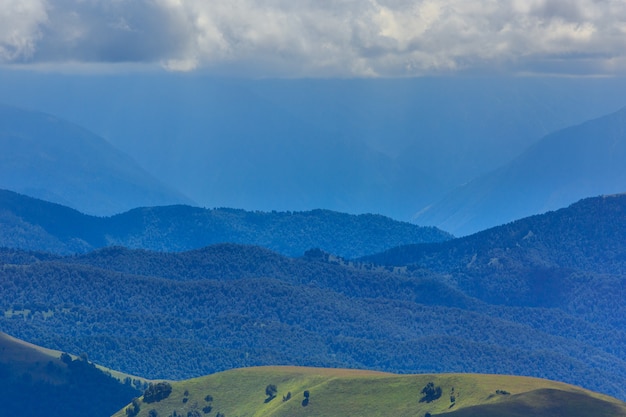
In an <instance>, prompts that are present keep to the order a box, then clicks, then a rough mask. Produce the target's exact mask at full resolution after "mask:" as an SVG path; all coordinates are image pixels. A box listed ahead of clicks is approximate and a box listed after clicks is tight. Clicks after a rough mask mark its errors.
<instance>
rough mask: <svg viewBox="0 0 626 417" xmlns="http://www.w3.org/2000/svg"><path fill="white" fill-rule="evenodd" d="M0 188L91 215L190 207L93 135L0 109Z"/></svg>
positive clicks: (52, 119) (66, 124) (42, 115)
mask: <svg viewBox="0 0 626 417" xmlns="http://www.w3.org/2000/svg"><path fill="white" fill-rule="evenodd" d="M0 187H1V188H6V189H10V190H13V191H17V192H20V193H24V194H28V195H31V196H35V197H38V198H43V199H46V200H50V201H54V202H57V203H61V204H64V205H67V206H71V207H74V208H76V209H78V210H81V211H83V212H85V213H90V214H94V215H111V214H115V213H119V212H122V211H125V210H129V209H131V208H134V207H138V206H145V205H163V204H175V203H187V204H189V203H191V200H189V199H188V198H186V197H184V196H183V195H182V194H180V193H178V192H176V191H174V190H172V189H170V188H168V187H167V186H165V185H164V184H162V183H160V182H159V181H158V180H157V179H155V178H154V177H153V176H151V175H150V174H149V173H148V172H146V171H145V170H144V169H143V168H141V167H140V166H139V165H138V164H137V163H136V162H134V161H133V160H132V159H131V158H130V157H129V156H127V155H125V154H123V153H122V152H120V151H119V150H117V149H116V148H115V147H113V146H112V145H111V144H109V143H108V142H107V141H106V140H104V139H103V138H101V137H99V136H97V135H96V134H94V133H92V132H90V131H88V130H86V129H84V128H82V127H80V126H77V125H74V124H72V123H69V122H67V121H65V120H62V119H59V118H57V117H54V116H52V115H49V114H45V113H40V112H36V111H29V110H23V109H18V108H15V107H10V106H5V105H0Z"/></svg>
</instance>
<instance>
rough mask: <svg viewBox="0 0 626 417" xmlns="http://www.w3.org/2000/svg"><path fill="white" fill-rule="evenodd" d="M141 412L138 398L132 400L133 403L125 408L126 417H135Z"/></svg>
mask: <svg viewBox="0 0 626 417" xmlns="http://www.w3.org/2000/svg"><path fill="white" fill-rule="evenodd" d="M139 411H141V404H140V403H139V399H138V398H133V402H132V403H131V404H130V405H129V406H128V407H126V415H127V416H128V417H135V416H136V415H137V414H139Z"/></svg>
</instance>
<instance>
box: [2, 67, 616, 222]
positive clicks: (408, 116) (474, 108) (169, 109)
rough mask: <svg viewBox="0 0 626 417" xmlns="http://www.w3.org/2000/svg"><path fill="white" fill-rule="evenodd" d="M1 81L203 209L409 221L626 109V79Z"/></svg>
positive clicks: (15, 76) (9, 93) (159, 76)
mask: <svg viewBox="0 0 626 417" xmlns="http://www.w3.org/2000/svg"><path fill="white" fill-rule="evenodd" d="M0 71H1V75H0V97H2V100H3V101H4V102H6V103H11V104H14V105H16V106H21V107H26V108H36V109H40V110H42V111H45V112H48V113H52V114H55V115H58V116H59V117H63V118H65V119H67V120H71V121H73V122H75V123H78V124H79V125H81V126H85V127H87V128H88V129H90V130H92V131H94V132H98V133H99V134H101V135H103V136H104V137H106V138H107V140H109V141H110V142H111V143H112V144H114V145H115V146H116V147H117V148H118V149H121V150H122V151H124V152H125V153H127V154H128V155H131V156H132V157H133V158H134V159H135V160H136V161H138V162H139V163H140V164H141V166H143V167H145V168H146V169H147V170H148V171H149V172H151V173H152V174H153V175H155V176H157V177H158V178H159V179H160V180H161V181H162V182H165V183H167V184H172V185H173V186H175V187H176V189H177V190H180V191H181V192H183V193H184V194H185V195H187V196H189V197H190V198H192V199H193V200H194V201H196V202H197V203H198V204H199V205H201V206H204V207H237V208H243V209H246V210H263V211H271V210H278V211H286V210H297V211H306V210H311V209H314V208H326V209H331V210H334V211H341V212H347V213H352V214H355V213H379V214H383V215H386V216H390V217H392V218H395V219H399V220H407V221H408V220H410V218H411V216H412V215H413V214H415V212H416V211H417V210H419V209H420V208H422V207H424V206H425V205H427V204H431V203H432V202H433V201H436V200H438V199H440V198H442V197H443V195H445V193H446V192H448V191H450V190H452V189H454V188H455V187H457V186H459V185H460V184H463V183H466V182H468V181H470V180H471V179H473V178H475V177H477V176H479V175H482V174H485V173H487V172H489V171H491V170H493V169H495V168H497V167H499V166H501V165H503V164H505V163H507V162H508V161H510V160H512V159H513V158H515V157H516V156H518V155H519V154H520V153H521V152H523V151H524V149H526V148H527V147H528V146H530V145H531V144H533V143H535V142H536V141H537V140H539V139H540V138H542V137H543V136H545V135H547V134H549V133H550V132H553V131H555V130H558V129H562V128H565V127H568V126H572V125H574V124H576V123H580V122H582V121H584V120H589V119H592V118H595V117H599V116H601V115H603V114H607V113H609V112H611V111H614V110H615V109H617V108H619V107H620V106H623V105H624V100H623V98H622V97H621V96H620V95H619V94H616V91H624V90H626V79H624V78H623V77H622V78H620V77H611V78H584V77H577V78H555V77H548V78H541V77H480V76H467V77H465V76H464V77H446V76H444V77H415V78H396V79H380V78H377V79H372V78H367V79H317V80H316V79H260V80H242V79H239V78H232V79H224V78H219V79H217V78H213V77H207V76H205V74H190V73H185V74H172V73H158V72H156V73H153V74H126V75H122V74H117V73H116V74H99V75H96V74H90V76H89V77H76V76H72V75H64V74H46V77H41V76H38V75H37V74H28V73H24V72H20V71H8V70H0ZM589 195H595V194H589ZM585 197H586V196H585Z"/></svg>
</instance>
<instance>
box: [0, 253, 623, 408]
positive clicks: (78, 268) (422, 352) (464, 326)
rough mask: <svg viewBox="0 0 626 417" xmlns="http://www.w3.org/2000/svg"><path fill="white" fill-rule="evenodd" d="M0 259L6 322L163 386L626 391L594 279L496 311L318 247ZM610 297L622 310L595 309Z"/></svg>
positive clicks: (431, 278) (422, 279)
mask: <svg viewBox="0 0 626 417" xmlns="http://www.w3.org/2000/svg"><path fill="white" fill-rule="evenodd" d="M0 254H2V255H3V256H4V257H5V258H3V261H2V265H3V266H2V268H1V269H0V285H2V289H3V296H4V297H3V298H2V300H0V312H4V314H2V315H0V326H1V327H0V328H2V329H4V330H5V331H9V332H11V333H13V334H16V335H18V336H20V337H22V338H24V339H26V340H30V341H34V342H37V343H38V344H43V345H46V346H52V347H55V348H57V349H63V350H67V351H78V352H80V351H85V352H88V353H89V355H90V357H92V358H94V359H95V360H97V361H98V362H99V363H103V364H106V365H108V366H110V367H113V368H116V369H124V370H126V371H129V372H132V373H134V374H141V375H146V376H148V377H150V378H154V379H158V378H168V379H171V378H187V377H192V376H197V375H201V374H207V373H211V372H216V371H220V370H225V369H231V368H237V367H242V366H256V365H275V364H283V365H287V364H298V365H306V366H331V367H352V368H367V369H378V370H387V371H394V372H413V373H415V372H487V373H508V374H524V375H535V376H540V377H547V378H550V379H556V380H563V381H566V382H570V383H576V384H579V385H583V386H585V387H587V388H590V389H594V390H597V391H601V392H606V393H610V394H611V395H616V396H619V397H620V398H624V397H626V393H625V392H624V388H623V387H624V386H626V362H624V360H623V359H622V358H623V357H624V355H626V350H625V349H626V347H625V346H624V344H623V340H625V339H626V334H625V333H624V331H623V327H622V326H621V325H620V324H619V323H618V322H617V321H616V320H620V317H621V318H622V319H623V317H625V316H626V312H624V310H623V305H622V304H623V303H622V302H621V298H620V297H621V295H620V293H619V292H618V291H617V292H616V291H615V285H613V286H612V287H610V288H612V291H611V292H610V293H608V292H607V290H606V287H605V285H604V284H602V285H592V286H590V288H589V289H588V291H586V292H585V293H584V296H585V298H584V301H585V303H582V304H579V305H577V306H576V308H575V309H570V310H565V308H564V307H561V306H555V307H551V308H545V307H537V306H535V307H533V306H529V307H521V306H519V305H515V306H506V305H499V304H494V305H490V304H488V303H486V302H484V301H479V300H477V299H476V298H472V297H470V296H468V295H466V294H465V293H464V292H463V291H461V290H459V289H458V288H454V287H453V283H452V282H449V281H450V277H448V276H444V275H437V274H434V273H431V272H428V271H424V270H419V271H415V272H413V273H409V271H408V270H406V271H403V270H401V269H400V270H398V269H396V270H393V269H392V268H389V269H387V268H376V267H371V266H366V265H358V264H351V263H345V262H342V261H341V260H339V259H337V258H335V257H333V256H330V255H325V254H323V253H320V252H319V251H312V252H309V253H308V254H307V256H305V257H303V258H300V259H292V258H286V257H281V256H280V255H277V254H275V253H271V252H269V251H268V250H266V249H261V248H255V247H250V246H237V245H232V244H229V245H218V246H214V247H210V248H206V249H202V250H197V251H192V252H187V253H175V254H159V253H153V252H146V251H137V250H135V251H129V250H126V249H121V248H113V249H103V250H101V251H97V252H95V253H92V254H87V255H84V256H70V257H66V258H62V257H56V258H51V259H46V258H45V257H42V256H39V255H38V254H32V255H29V254H23V255H21V256H20V255H19V254H17V253H16V252H15V251H6V252H4V253H0ZM4 259H6V260H4ZM135 274H138V275H135ZM452 277H453V278H454V276H452ZM485 285H486V286H487V287H488V286H489V284H488V283H485ZM607 296H608V297H609V298H610V299H611V300H616V301H617V304H616V305H611V304H607V303H604V302H602V303H600V302H598V300H603V299H605V298H606V297H607ZM604 315H611V316H613V317H612V318H611V319H610V320H607V319H606V318H605V317H604Z"/></svg>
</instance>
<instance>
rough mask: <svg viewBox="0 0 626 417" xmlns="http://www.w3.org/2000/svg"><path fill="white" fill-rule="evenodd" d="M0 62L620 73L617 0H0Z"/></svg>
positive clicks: (625, 25)
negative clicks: (474, 0)
mask: <svg viewBox="0 0 626 417" xmlns="http://www.w3.org/2000/svg"><path fill="white" fill-rule="evenodd" d="M0 5H2V6H3V7H2V8H1V9H0V61H3V62H5V63H11V62H24V61H26V62H31V63H39V64H41V63H47V64H49V63H51V62H58V63H63V62H68V61H71V62H88V63H94V62H97V63H119V62H130V63H152V64H157V65H161V66H163V67H164V68H166V69H168V70H172V71H191V70H196V69H203V70H206V71H211V72H215V73H225V74H238V75H244V76H253V77H255V76H289V77H299V76H412V75H419V74H431V73H435V74H436V73H441V72H457V71H484V70H494V69H495V70H498V71H505V72H507V71H508V72H542V71H546V72H571V73H576V74H596V73H600V74H624V72H626V71H625V70H626V68H625V67H624V66H623V63H624V61H625V57H626V38H625V36H624V34H625V32H626V2H624V1H623V0H484V1H481V2H470V1H467V0H439V1H437V0H332V1H331V0H317V1H316V0H290V1H289V0H210V1H209V0H55V1H52V0H49V3H48V4H45V2H44V0H39V1H17V0H0Z"/></svg>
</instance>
